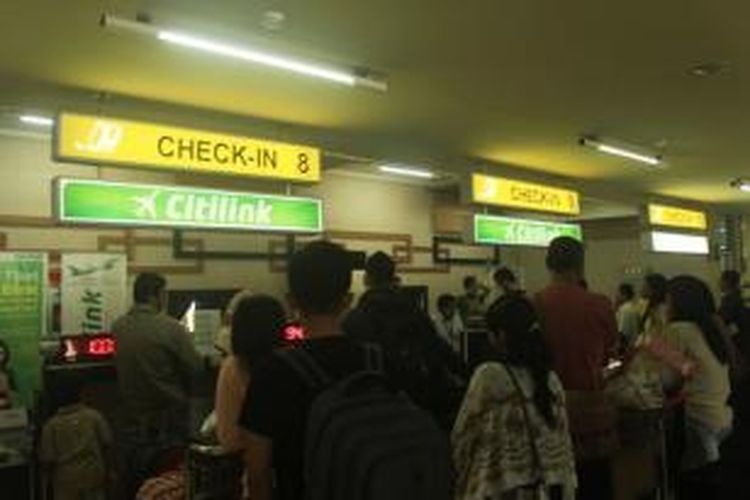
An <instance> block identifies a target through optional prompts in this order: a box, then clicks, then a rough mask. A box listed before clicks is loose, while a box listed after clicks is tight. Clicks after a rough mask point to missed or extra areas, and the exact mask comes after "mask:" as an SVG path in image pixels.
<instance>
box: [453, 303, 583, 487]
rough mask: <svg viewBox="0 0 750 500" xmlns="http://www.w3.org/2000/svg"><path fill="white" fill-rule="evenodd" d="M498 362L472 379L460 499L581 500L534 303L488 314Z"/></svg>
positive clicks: (460, 445) (458, 437) (460, 437)
mask: <svg viewBox="0 0 750 500" xmlns="http://www.w3.org/2000/svg"><path fill="white" fill-rule="evenodd" d="M487 325H488V327H489V330H490V340H491V341H492V344H493V346H494V347H495V349H496V351H497V356H496V359H497V360H496V361H491V362H488V363H485V364H483V365H482V366H480V367H479V368H478V369H477V371H476V373H475V374H474V377H473V378H472V381H471V384H470V386H469V390H468V392H467V394H466V397H465V399H464V402H463V405H462V407H461V411H460V413H459V416H458V418H457V420H456V424H455V427H454V429H453V436H452V439H453V447H454V460H455V464H456V469H457V474H458V478H457V479H458V480H457V494H456V498H457V499H458V500H487V499H491V500H521V499H524V500H525V499H553V500H554V499H565V500H569V499H570V500H572V499H573V498H574V497H575V490H576V474H575V463H574V457H573V446H572V442H571V438H570V434H569V431H568V421H567V416H566V412H565V393H564V390H563V388H562V384H561V383H560V380H559V379H558V377H557V375H555V373H554V372H553V371H552V357H551V355H550V353H549V351H548V350H547V347H546V345H545V342H544V338H543V334H542V330H541V327H540V324H539V321H538V318H537V315H536V312H535V310H534V306H533V305H532V304H531V302H529V301H528V300H527V299H525V298H524V297H523V296H520V295H509V296H507V297H503V298H501V299H500V300H498V301H497V302H495V303H494V304H493V305H492V307H491V308H490V310H489V312H488V313H487Z"/></svg>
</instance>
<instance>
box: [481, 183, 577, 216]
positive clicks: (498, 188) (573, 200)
mask: <svg viewBox="0 0 750 500" xmlns="http://www.w3.org/2000/svg"><path fill="white" fill-rule="evenodd" d="M472 199H473V201H474V202H475V203H481V204H485V205H499V206H503V207H510V208H517V209H524V210H535V211H539V212H551V213H556V214H565V215H578V214H580V213H581V206H580V203H579V200H578V193H577V192H576V191H571V190H568V189H560V188H556V187H552V186H545V185H542V184H534V183H531V182H523V181H517V180H513V179H506V178H504V177H491V176H489V175H482V174H474V175H473V176H472Z"/></svg>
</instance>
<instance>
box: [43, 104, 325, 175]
mask: <svg viewBox="0 0 750 500" xmlns="http://www.w3.org/2000/svg"><path fill="white" fill-rule="evenodd" d="M54 134H55V135H54V147H53V153H52V156H53V158H54V159H55V160H58V161H72V162H83V163H93V164H97V165H98V164H110V165H116V166H132V167H140V168H148V169H160V170H178V171H183V172H197V173H206V174H228V175H238V176H248V177H265V178H272V179H282V180H288V181H299V182H317V181H319V180H320V150H318V149H316V148H312V147H308V146H299V145H294V144H285V143H281V142H272V141H266V140H263V139H254V138H250V137H242V136H237V135H227V134H219V133H215V132H205V131H201V130H193V129H188V128H180V127H172V126H168V125H159V124H153V123H144V122H135V121H128V120H119V119H113V118H104V117H99V116H86V115H77V114H71V113H62V114H61V115H60V116H59V117H58V119H57V121H56V126H55V132H54Z"/></svg>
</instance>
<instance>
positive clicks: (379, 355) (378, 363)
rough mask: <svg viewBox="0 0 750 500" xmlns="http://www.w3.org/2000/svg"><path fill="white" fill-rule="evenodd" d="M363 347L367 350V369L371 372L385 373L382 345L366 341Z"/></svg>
mask: <svg viewBox="0 0 750 500" xmlns="http://www.w3.org/2000/svg"><path fill="white" fill-rule="evenodd" d="M362 347H363V348H364V352H365V369H366V370H367V371H370V372H376V373H383V371H384V363H383V350H382V349H381V348H380V346H378V345H376V344H370V343H366V344H363V346H362Z"/></svg>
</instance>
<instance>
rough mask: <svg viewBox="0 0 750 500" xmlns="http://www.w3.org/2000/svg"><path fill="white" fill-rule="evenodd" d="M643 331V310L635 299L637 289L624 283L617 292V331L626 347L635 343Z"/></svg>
mask: <svg viewBox="0 0 750 500" xmlns="http://www.w3.org/2000/svg"><path fill="white" fill-rule="evenodd" d="M640 329H641V310H640V306H639V305H638V301H637V300H636V297H635V289H634V288H633V285H631V284H629V283H623V284H621V285H620V287H619V288H618V290H617V331H618V332H619V333H620V335H622V340H623V342H624V343H625V345H626V346H630V345H632V344H633V342H635V339H636V338H637V337H638V334H639V333H640V331H639V330H640Z"/></svg>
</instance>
